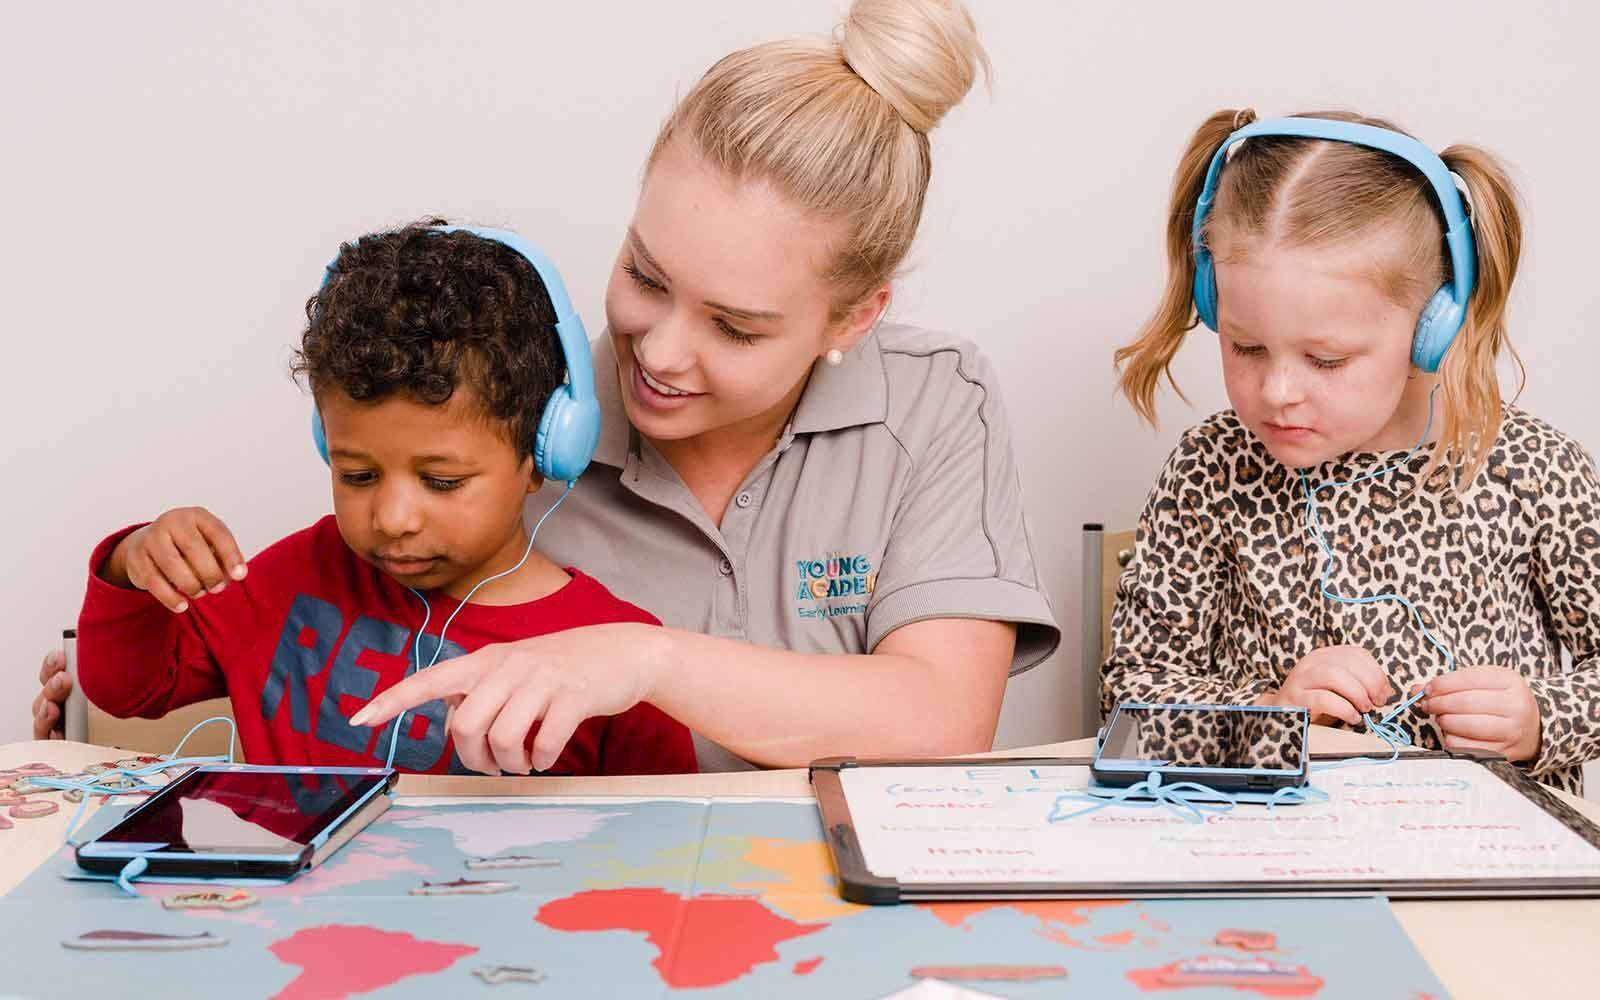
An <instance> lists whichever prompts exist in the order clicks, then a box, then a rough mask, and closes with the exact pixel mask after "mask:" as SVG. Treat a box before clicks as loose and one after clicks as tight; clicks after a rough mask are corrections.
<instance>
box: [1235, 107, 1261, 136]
mask: <svg viewBox="0 0 1600 1000" xmlns="http://www.w3.org/2000/svg"><path fill="white" fill-rule="evenodd" d="M1255 120H1256V109H1255V108H1240V109H1239V110H1238V111H1235V112H1234V113H1233V130H1234V131H1235V132H1237V131H1239V130H1240V129H1242V128H1244V127H1245V126H1246V125H1248V124H1250V123H1251V122H1253V121H1255Z"/></svg>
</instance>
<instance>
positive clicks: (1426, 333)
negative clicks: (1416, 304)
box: [1411, 285, 1466, 373]
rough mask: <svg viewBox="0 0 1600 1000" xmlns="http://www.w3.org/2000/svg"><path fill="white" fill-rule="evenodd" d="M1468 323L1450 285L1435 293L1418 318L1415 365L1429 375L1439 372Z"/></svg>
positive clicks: (1412, 346)
mask: <svg viewBox="0 0 1600 1000" xmlns="http://www.w3.org/2000/svg"><path fill="white" fill-rule="evenodd" d="M1465 320H1466V310H1465V309H1464V308H1463V307H1462V306H1460V305H1459V304H1457V303H1456V299H1455V293H1454V290H1453V289H1452V288H1451V287H1450V286H1449V285H1445V286H1444V287H1443V288H1441V289H1439V290H1438V291H1437V292H1434V293H1433V298H1431V299H1429V300H1428V304H1427V305H1425V306H1423V307H1422V315H1421V316H1418V317H1417V332H1416V334H1415V335H1414V336H1413V337H1412V338H1411V363H1412V364H1414V365H1416V366H1417V367H1418V368H1420V369H1421V370H1423V371H1425V372H1429V373H1432V372H1436V371H1438V370H1439V365H1441V364H1443V363H1444V355H1445V352H1446V351H1448V350H1449V349H1450V344H1451V343H1452V342H1453V341H1454V340H1455V339H1456V334H1457V333H1459V332H1460V330H1461V324H1462V323H1463V322H1464V321H1465Z"/></svg>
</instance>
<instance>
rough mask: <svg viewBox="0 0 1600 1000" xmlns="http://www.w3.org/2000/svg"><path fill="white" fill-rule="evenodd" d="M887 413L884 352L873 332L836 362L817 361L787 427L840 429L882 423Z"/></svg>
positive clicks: (810, 431) (805, 430)
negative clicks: (833, 363) (841, 359)
mask: <svg viewBox="0 0 1600 1000" xmlns="http://www.w3.org/2000/svg"><path fill="white" fill-rule="evenodd" d="M888 415H889V385H888V382H887V381H886V379H885V376H884V373H883V351H882V350H881V349H880V348H879V347H878V334H877V332H876V331H873V332H872V333H871V334H868V335H867V336H866V337H863V338H862V340H861V343H859V344H857V345H856V346H855V347H853V348H851V349H850V351H849V352H847V353H846V354H845V356H844V360H843V361H842V362H840V363H839V364H837V365H830V364H828V363H827V362H826V361H821V360H819V361H817V362H816V364H814V365H812V366H811V379H810V381H808V382H807V383H806V387H805V390H804V391H802V392H801V393H800V404H799V405H798V406H796V407H795V408H794V417H793V419H792V420H791V421H790V428H791V429H792V430H793V431H794V433H796V434H814V433H816V432H818V431H839V430H844V429H845V428H846V427H859V426H861V425H862V424H876V423H882V422H883V420H884V418H886V417H887V416H888Z"/></svg>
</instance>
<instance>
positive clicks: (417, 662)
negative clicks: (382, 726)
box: [383, 483, 573, 767]
mask: <svg viewBox="0 0 1600 1000" xmlns="http://www.w3.org/2000/svg"><path fill="white" fill-rule="evenodd" d="M572 487H573V484H572V483H568V484H567V488H566V489H565V490H562V491H561V496H560V497H558V498H557V499H556V502H555V503H553V504H551V505H550V509H549V510H547V511H545V512H544V513H543V514H541V515H540V516H539V520H538V521H535V522H534V525H533V531H532V532H530V533H529V534H528V547H527V548H525V549H523V550H522V558H521V559H518V560H517V564H516V565H515V566H513V567H511V568H510V569H508V570H505V571H504V572H501V573H496V574H495V575H494V576H490V577H485V578H484V579H482V580H479V581H478V582H477V584H476V585H474V586H473V588H472V589H471V590H469V591H467V596H466V597H463V598H462V599H461V602H460V603H459V604H457V605H456V609H455V610H454V611H452V612H450V617H448V618H446V619H445V620H444V625H443V626H441V627H440V629H439V641H438V642H437V643H436V644H435V645H434V647H433V657H432V658H431V659H429V660H428V666H429V667H431V666H433V665H434V664H435V663H438V662H439V654H440V653H441V652H443V651H444V634H445V633H446V632H448V631H449V630H450V623H451V622H453V621H455V620H456V615H459V614H460V613H461V609H462V608H464V607H466V606H467V604H468V602H470V601H471V600H472V595H473V594H476V593H477V592H478V588H479V587H482V586H483V585H484V584H486V583H489V582H491V581H493V580H498V579H500V578H501V577H503V576H510V575H511V574H512V573H515V572H516V571H517V570H519V569H521V568H522V564H523V563H525V562H527V561H528V556H530V555H532V554H533V542H534V540H535V539H536V538H538V537H539V529H540V528H542V527H544V522H545V520H546V519H548V518H549V517H550V515H551V514H554V513H555V512H556V508H557V507H559V506H561V504H562V502H563V501H565V500H566V499H567V495H568V494H570V493H571V492H572ZM406 589H407V590H410V591H411V594H412V596H414V597H415V598H416V599H417V600H419V601H421V602H422V624H421V625H420V626H419V627H418V628H417V637H416V639H415V640H414V641H413V642H412V643H411V669H409V670H407V671H406V673H405V676H406V677H410V676H411V675H412V674H414V673H418V672H420V671H422V670H425V669H427V668H426V667H424V666H423V665H422V637H423V635H424V634H425V633H426V632H427V630H428V621H429V619H430V618H432V617H433V607H432V605H430V604H429V603H428V599H427V597H425V596H423V594H422V593H421V592H420V591H417V590H413V589H412V588H410V587H407V588H406ZM402 679H403V678H402ZM408 711H409V710H408ZM407 714H408V712H401V713H400V714H399V715H397V716H395V720H394V723H393V726H392V727H391V728H390V731H389V753H388V755H387V756H385V757H384V760H383V766H384V767H394V755H395V751H396V750H397V749H398V748H399V746H400V725H401V723H402V722H404V721H405V717H406V715H407Z"/></svg>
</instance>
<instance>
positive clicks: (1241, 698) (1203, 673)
mask: <svg viewBox="0 0 1600 1000" xmlns="http://www.w3.org/2000/svg"><path fill="white" fill-rule="evenodd" d="M1210 447H1212V446H1211V444H1210V442H1209V441H1208V439H1207V438H1206V437H1205V436H1203V435H1202V434H1200V433H1198V432H1190V433H1189V434H1187V435H1185V436H1184V439H1183V440H1182V441H1180V442H1179V444H1178V447H1177V448H1176V449H1174V450H1173V452H1172V455H1171V456H1170V457H1168V459H1167V464H1166V466H1165V467H1164V468H1163V469H1162V470H1161V475H1160V477H1159V478H1157V480H1156V484H1155V487H1154V488H1153V489H1152V490H1151V491H1150V497H1149V499H1148V500H1147V501H1146V502H1145V506H1144V512H1143V513H1142V514H1140V515H1139V528H1138V533H1137V535H1136V538H1135V542H1134V551H1133V559H1132V561H1131V562H1129V563H1128V566H1127V568H1126V569H1125V570H1123V573H1122V578H1121V580H1120V581H1119V582H1118V584H1117V603H1116V608H1115V609H1114V610H1113V611H1112V614H1111V642H1110V647H1111V648H1110V652H1109V653H1108V655H1107V657H1106V661H1105V663H1104V665H1103V666H1102V668H1101V674H1100V709H1101V715H1102V717H1104V716H1106V715H1108V714H1109V713H1110V711H1111V709H1112V708H1114V707H1116V705H1117V704H1118V703H1119V702H1124V701H1150V702H1210V703H1221V704H1247V703H1249V702H1252V701H1254V700H1255V699H1256V698H1257V697H1259V696H1260V695H1262V694H1265V693H1266V692H1267V691H1270V690H1272V688H1273V687H1274V686H1275V685H1274V684H1273V682H1272V681H1271V680H1270V679H1268V678H1265V677H1240V678H1235V677H1229V676H1225V675H1223V674H1220V673H1218V670H1217V667H1216V665H1215V662H1214V659H1213V657H1212V652H1211V649H1212V635H1213V633H1214V631H1215V629H1217V628H1218V627H1219V619H1220V617H1221V616H1222V614H1223V601H1224V598H1225V596H1226V588H1227V587H1228V585H1229V583H1228V576H1227V573H1226V570H1225V566H1224V563H1223V561H1222V558H1221V549H1220V542H1221V526H1220V525H1221V521H1220V519H1219V509H1220V507H1219V505H1218V504H1217V502H1216V498H1215V497H1214V496H1212V495H1209V494H1208V487H1209V486H1210V484H1211V483H1212V482H1213V481H1214V477H1213V476H1211V475H1210V474H1209V473H1208V472H1207V470H1206V455H1207V450H1208V448H1210ZM1090 624H1092V623H1090ZM1085 627H1089V624H1086V625H1085Z"/></svg>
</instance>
